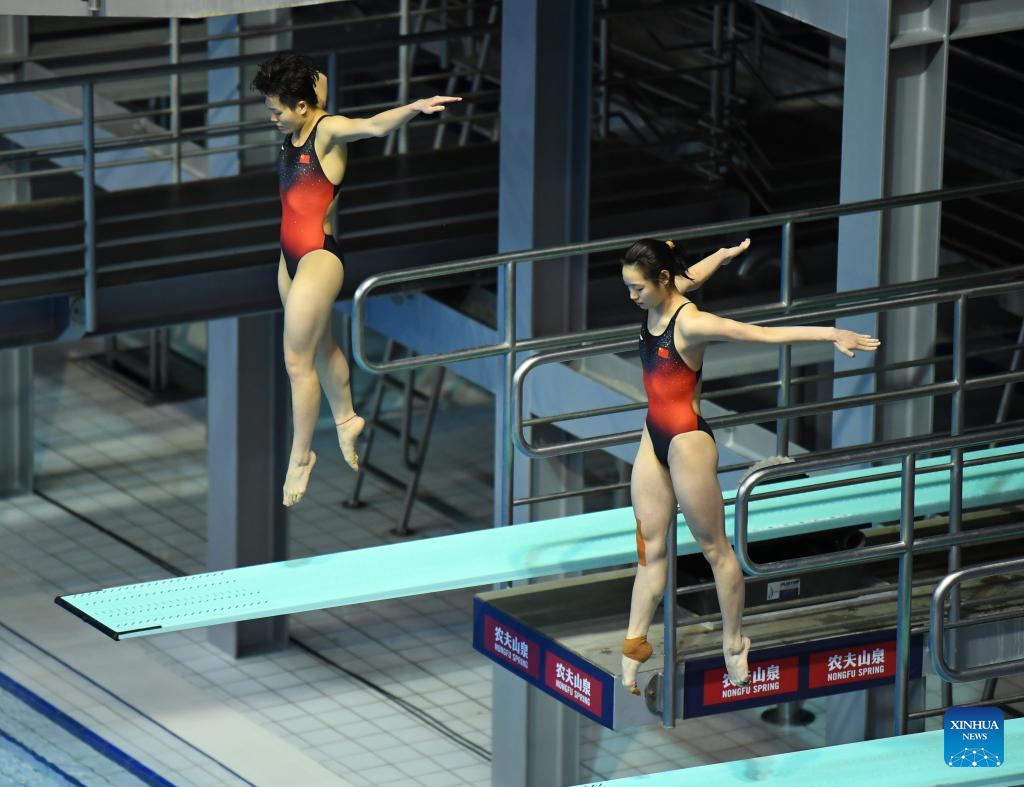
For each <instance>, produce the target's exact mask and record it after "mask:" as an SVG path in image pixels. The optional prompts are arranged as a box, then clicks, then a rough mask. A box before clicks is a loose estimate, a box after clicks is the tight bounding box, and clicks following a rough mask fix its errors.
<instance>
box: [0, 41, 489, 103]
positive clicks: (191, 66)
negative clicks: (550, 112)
mask: <svg viewBox="0 0 1024 787" xmlns="http://www.w3.org/2000/svg"><path fill="white" fill-rule="evenodd" d="M499 29H500V26H499V25H473V26H472V27H459V28H454V29H452V30H450V31H449V30H434V31H430V32H427V33H409V34H406V35H403V36H390V37H388V38H381V39H379V40H374V41H363V42H360V43H356V44H345V45H343V46H339V47H331V48H330V49H316V50H311V51H309V52H307V54H308V55H309V56H310V57H320V56H329V55H331V54H332V53H337V54H341V55H347V54H354V53H359V52H369V51H373V50H375V49H389V48H391V47H393V46H395V45H396V44H415V43H429V42H431V41H446V40H449V39H456V40H457V39H461V38H465V37H467V36H475V35H481V34H484V33H493V32H495V31H497V30H499ZM266 59H267V53H266V52H257V53H254V54H251V55H233V56H231V57H218V58H211V59H208V60H206V59H203V60H186V61H183V62H181V63H177V64H169V65H159V66H143V67H141V68H133V69H132V70H131V72H129V73H126V72H125V71H124V70H122V69H107V70H102V71H91V72H88V73H85V74H73V75H68V76H60V77H46V78H45V79H35V80H26V81H23V82H8V83H5V84H0V96H2V95H8V94H11V93H27V92H31V91H35V90H53V89H54V88H59V87H78V86H80V85H81V84H82V83H83V82H91V83H93V84H94V85H96V84H101V83H104V82H124V81H126V80H134V79H145V78H149V77H164V76H173V75H174V74H181V73H184V72H187V71H213V70H216V69H221V68H232V67H235V66H247V65H252V64H254V63H261V62H263V61H264V60H266Z"/></svg>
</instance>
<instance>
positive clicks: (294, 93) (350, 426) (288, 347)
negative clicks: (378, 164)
mask: <svg viewBox="0 0 1024 787" xmlns="http://www.w3.org/2000/svg"><path fill="white" fill-rule="evenodd" d="M252 86H253V88H254V89H255V90H257V91H259V92H260V93H262V94H263V96H264V99H265V102H264V103H265V104H266V107H267V109H268V110H269V111H270V120H271V122H272V123H274V125H275V126H277V128H278V130H279V131H281V132H282V133H284V134H286V136H285V138H284V140H283V141H282V143H281V149H280V153H279V155H278V164H277V171H278V178H279V182H280V186H279V188H280V194H281V256H280V259H279V262H278V272H277V286H278V291H279V292H280V295H281V303H282V305H283V306H284V361H285V367H286V368H287V370H288V377H289V379H290V381H291V393H292V417H293V427H294V429H293V432H294V433H293V437H292V448H291V455H290V457H289V461H288V473H287V475H286V477H285V481H284V491H283V503H284V505H286V506H292V505H295V503H297V502H298V501H299V500H301V499H302V496H303V495H304V494H305V493H306V486H307V484H308V483H309V476H310V473H311V472H312V470H313V465H314V464H316V454H315V453H314V452H313V451H312V450H311V445H312V442H313V430H314V427H315V426H316V419H317V415H318V413H319V410H320V388H321V386H322V387H323V390H324V393H325V394H326V395H327V400H328V401H329V402H330V406H331V412H332V413H333V415H334V422H335V424H336V426H337V430H338V444H339V446H340V448H341V453H342V456H344V458H345V461H346V462H347V463H348V464H349V465H350V466H351V467H352V468H353V469H358V467H359V456H358V454H357V452H356V439H357V438H358V437H359V434H360V432H362V430H363V426H364V425H365V423H364V421H363V419H362V418H361V417H359V416H358V415H357V414H356V412H355V410H354V408H353V406H352V391H351V387H350V384H349V374H350V373H349V365H348V361H346V359H345V356H344V355H343V354H342V352H341V350H340V349H339V348H338V346H337V344H336V343H335V342H334V338H333V337H332V335H331V309H332V307H333V306H334V301H335V299H336V298H337V297H338V293H339V292H340V291H341V285H342V282H343V281H344V277H345V269H344V265H343V263H342V257H341V251H340V250H339V249H338V246H337V243H335V240H334V214H335V211H334V207H335V201H336V199H337V195H338V187H339V186H340V184H341V181H342V178H343V177H344V176H345V166H346V163H347V160H348V154H347V143H348V142H350V141H353V140H357V139H366V138H368V137H383V136H386V135H387V134H389V133H391V132H392V131H394V130H395V129H397V128H398V127H400V126H402V125H403V124H405V123H407V122H409V120H411V119H412V118H413V117H415V116H416V115H417V114H420V113H423V114H427V115H431V114H434V113H437V112H441V111H443V110H444V108H445V105H447V104H449V103H451V102H453V101H460V100H461V99H459V98H455V97H451V96H434V97H433V98H425V99H420V100H419V101H414V102H412V103H411V104H407V105H405V106H401V107H396V108H394V109H389V110H387V111H385V112H381V113H379V114H377V115H374V116H373V117H371V118H347V117H343V116H342V115H328V114H327V112H326V110H325V108H324V103H325V102H324V97H325V96H326V90H325V88H326V83H325V79H324V77H323V75H322V74H320V73H319V72H318V71H317V69H316V68H315V66H314V65H313V61H312V60H310V59H309V58H308V57H305V56H303V55H277V56H276V57H274V58H273V59H271V60H268V61H266V62H265V63H262V64H261V65H260V66H259V70H258V71H257V73H256V76H255V78H254V79H253V81H252ZM318 91H319V95H318Z"/></svg>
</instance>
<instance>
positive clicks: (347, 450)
mask: <svg viewBox="0 0 1024 787" xmlns="http://www.w3.org/2000/svg"><path fill="white" fill-rule="evenodd" d="M336 426H337V427H338V445H339V446H340V447H341V455H342V457H344V459H345V461H346V462H348V466H349V467H351V468H352V469H353V470H358V469H359V454H358V453H357V452H356V439H357V438H358V437H359V434H360V432H362V431H363V427H364V426H366V421H364V420H363V419H362V418H361V417H360V416H358V415H353V416H351V417H349V418H346V419H345V420H344V421H342V422H341V423H340V424H336Z"/></svg>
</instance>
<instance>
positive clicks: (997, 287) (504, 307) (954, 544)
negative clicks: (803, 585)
mask: <svg viewBox="0 0 1024 787" xmlns="http://www.w3.org/2000/svg"><path fill="white" fill-rule="evenodd" d="M1022 186H1024V179H1018V180H1014V181H1007V182H1002V183H998V184H987V185H984V186H972V187H962V188H956V189H938V190H934V191H929V192H923V193H919V194H911V195H904V196H899V197H888V198H884V199H876V200H867V201H863V202H859V203H852V204H847V205H837V206H828V207H825V208H815V209H808V210H802V211H791V212H787V213H784V214H777V215H773V216H764V217H758V218H754V219H742V220H735V221H727V222H719V223H715V224H706V225H702V226H698V227H688V228H682V229H679V228H676V229H670V230H666V231H664V232H662V233H654V234H655V235H662V236H668V237H673V238H676V239H679V240H685V239H690V238H697V237H706V236H711V235H717V236H721V235H726V234H729V233H733V232H741V231H742V232H747V231H749V230H753V229H760V228H764V227H781V228H782V230H783V231H782V235H781V243H782V248H781V253H780V256H781V261H782V275H781V283H780V295H779V301H778V302H777V303H774V304H769V305H768V306H761V307H757V308H756V309H751V310H747V311H748V312H755V311H757V310H759V309H760V310H764V309H770V308H774V309H781V310H783V311H784V312H786V313H784V314H783V315H781V316H776V317H774V318H773V319H768V320H762V322H763V323H765V324H767V323H773V324H779V323H783V324H785V323H792V322H799V321H806V320H807V319H812V318H813V317H814V316H815V315H817V316H818V317H821V318H824V319H829V320H831V319H834V318H835V317H838V316H845V315H851V314H863V313H866V312H877V311H888V310H892V309H898V308H906V307H910V306H920V305H928V304H934V303H940V302H943V301H953V302H954V310H955V329H954V349H953V367H954V373H953V379H952V380H951V381H948V382H941V383H931V384H927V385H921V386H917V387H916V388H914V389H912V390H911V391H909V392H908V391H888V392H880V393H872V394H862V395H858V396H851V397H844V398H843V399H842V400H840V402H838V403H837V402H836V401H831V402H828V403H827V404H811V405H792V404H790V403H789V401H788V394H783V393H782V391H783V388H784V387H786V386H787V384H788V383H791V381H792V369H791V364H792V356H791V354H790V353H786V352H780V364H781V366H782V367H783V368H782V371H781V379H780V381H779V385H780V396H779V406H778V407H776V408H774V409H772V410H764V411H760V412H758V413H752V414H748V415H736V416H730V417H729V418H728V419H720V420H719V421H718V422H719V423H720V424H721V423H724V422H726V421H729V422H730V423H732V422H735V423H744V422H754V421H763V420H765V419H768V418H775V419H777V422H778V432H777V433H779V434H782V435H785V428H786V427H785V423H786V422H787V420H788V419H789V418H791V417H796V416H798V415H808V414H814V413H820V412H830V411H832V410H834V409H835V407H836V406H837V404H839V403H841V404H843V405H845V406H854V405H863V404H868V403H876V404H877V403H881V402H891V401H901V400H905V399H908V398H912V397H918V396H936V395H940V394H947V393H948V394H951V395H953V397H954V413H953V419H952V430H953V431H954V432H959V431H961V430H962V428H963V396H964V393H965V391H966V390H970V389H973V388H980V387H987V386H994V385H1006V384H1010V383H1012V382H1015V381H1017V380H1019V379H1024V372H1008V373H1004V374H995V375H989V376H987V377H985V378H981V379H979V380H973V381H970V382H968V381H967V380H966V379H965V369H966V355H965V353H966V327H965V317H966V305H967V299H968V297H981V296H992V295H999V294H1002V293H1005V292H1008V291H1011V290H1015V289H1020V288H1024V284H1021V283H1020V281H1019V280H1017V281H1013V282H1010V283H1005V282H1004V283H998V284H993V285H988V286H981V287H964V288H961V289H960V290H958V291H956V292H953V293H948V292H938V293H934V292H933V293H926V294H919V293H916V294H909V295H907V294H903V293H906V292H908V291H910V292H911V293H913V289H912V287H913V285H897V286H896V287H895V288H893V289H894V290H896V291H898V292H899V293H901V294H899V295H897V297H891V295H890V297H888V298H886V293H885V292H884V291H879V290H874V291H872V292H863V293H845V294H842V295H840V296H835V297H837V298H849V299H855V300H857V301H859V302H855V303H847V304H846V305H839V304H838V303H836V304H834V305H832V306H831V307H830V308H828V309H827V311H820V312H817V313H816V312H815V311H813V308H814V305H817V304H814V305H812V306H811V307H810V309H809V308H808V305H809V303H808V302H807V301H802V302H801V301H795V300H794V299H793V290H792V261H793V245H794V242H795V238H794V226H795V225H796V224H797V223H800V222H808V221H818V220H822V219H830V218H836V217H838V216H842V215H851V214H855V213H865V212H869V211H875V210H881V209H889V208H895V207H902V206H906V205H913V204H923V203H929V202H935V201H942V200H950V199H957V198H970V197H975V196H978V195H979V194H984V193H996V192H1001V191H1012V190H1017V189H1020V188H1021V187H1022ZM631 241H632V237H628V236H627V237H619V238H612V239H608V240H602V241H591V242H585V243H574V244H567V245H563V246H557V247H551V248H546V249H538V250H532V251H523V252H509V253H504V254H495V255H489V256H485V257H480V258H475V259H469V260H463V261H458V262H452V263H446V264H442V265H434V266H428V267H425V268H420V269H417V270H403V271H395V272H391V273H384V274H380V275H378V276H373V277H370V278H369V279H367V280H366V281H364V282H363V283H362V284H361V285H360V286H359V288H358V289H357V291H356V293H355V296H354V298H353V357H354V358H355V360H356V362H357V363H358V364H359V365H360V366H361V367H363V368H364V369H366V370H368V371H372V372H377V373H382V372H393V371H401V370H411V369H418V368H427V367H430V366H436V365H445V364H450V363H457V362H463V361H468V360H474V359H480V358H489V357H495V356H503V358H504V363H503V367H502V377H501V382H500V383H499V385H500V386H501V387H502V390H505V391H511V399H512V401H511V402H510V403H509V405H510V406H506V407H504V408H503V410H502V413H501V417H502V419H503V431H502V434H503V435H505V438H504V439H503V440H502V441H501V445H499V446H496V450H497V451H498V452H499V466H500V468H501V478H500V488H499V490H498V491H497V492H496V494H497V496H498V498H499V499H498V504H497V506H496V511H497V512H499V513H498V515H496V521H495V526H501V525H503V524H506V523H511V522H512V521H513V510H514V506H515V505H516V504H519V503H524V502H538V501H539V500H541V499H557V498H558V497H561V496H563V495H554V496H551V495H549V496H543V497H536V498H532V499H531V498H527V499H524V500H515V498H514V496H513V491H512V490H513V464H512V451H513V443H515V444H516V445H518V447H519V448H520V449H521V450H522V451H523V452H524V453H526V454H527V455H529V456H532V457H536V456H551V455H555V454H560V453H569V452H572V451H575V450H588V449H591V448H598V447H604V446H608V445H614V444H619V443H622V442H627V441H633V440H635V439H637V437H638V434H637V433H627V434H624V435H613V436H611V437H603V438H589V439H587V440H580V441H574V442H573V443H572V446H571V448H569V449H568V450H566V447H565V445H563V446H562V447H561V448H557V449H555V450H549V448H550V447H545V448H543V449H536V448H533V447H531V446H529V445H528V444H527V441H526V440H525V436H524V435H523V427H524V422H523V418H522V399H523V396H522V383H523V378H524V377H525V374H526V372H528V371H529V369H530V368H534V367H535V366H536V365H538V364H540V363H544V362H555V361H564V360H569V359H570V358H579V357H582V356H585V355H591V354H600V353H606V352H609V351H610V350H616V349H618V350H622V349H631V348H632V347H633V346H635V345H634V344H633V342H635V338H633V339H631V340H630V341H629V342H623V341H617V342H616V341H614V340H616V339H621V338H622V337H623V336H630V337H633V336H634V335H635V331H636V328H635V326H633V325H630V326H628V327H623V328H613V329H605V330H599V331H587V332H583V333H577V334H570V335H558V336H550V337H540V338H529V339H519V338H518V337H517V335H516V328H515V322H516V321H515V315H516V300H515V291H516V265H517V263H519V262H521V261H530V262H534V263H538V262H545V261H550V260H555V259H560V258H563V257H567V256H570V255H579V254H586V253H594V252H602V251H609V250H613V249H620V248H623V247H625V246H626V245H627V244H628V243H629V242H631ZM494 268H502V269H503V275H502V277H501V278H500V280H499V282H500V285H501V286H499V296H500V299H501V304H500V309H499V314H498V331H499V335H500V336H503V340H502V341H498V342H494V343H491V344H487V345H482V346H478V347H472V348H466V349H462V350H453V351H447V352H440V353H433V354H427V355H421V356H417V357H414V358H407V359H402V360H399V361H392V362H385V363H381V362H375V361H372V360H370V359H369V358H368V357H367V356H366V352H365V346H366V341H365V323H366V319H365V318H366V302H367V299H368V298H369V297H370V295H371V293H373V292H374V291H375V290H377V289H380V288H382V287H386V286H389V285H396V284H405V283H410V282H417V281H420V282H424V281H430V280H436V279H438V278H442V277H445V276H452V275H459V274H465V273H471V272H477V271H483V270H488V269H494ZM916 286H917V287H918V288H920V287H921V286H922V285H921V283H918V284H917V285H916ZM924 286H928V287H932V286H937V285H936V284H935V283H926V284H925V285H924ZM602 342H603V344H595V343H602ZM581 344H584V345H589V346H583V347H580V345H581ZM566 345H575V349H572V350H568V351H566V350H562V351H560V352H557V353H554V354H550V353H549V354H547V355H545V356H542V357H535V358H532V359H529V360H527V361H526V362H525V363H524V364H523V366H522V367H520V369H519V370H517V369H516V356H517V354H518V353H523V352H537V351H543V350H552V349H557V348H562V347H565V346H566ZM877 371H879V370H878V369H873V368H869V369H859V370H854V371H853V372H852V373H853V374H873V373H875V372H877ZM619 409H620V408H604V410H603V411H602V412H605V413H607V412H610V411H613V410H615V411H617V410H619ZM595 414H601V413H600V412H595V411H589V412H583V413H576V414H573V415H574V416H579V417H587V416H593V415H595ZM1011 434H1012V435H1015V436H1019V428H1018V427H1017V426H1016V425H1014V426H1012V427H1007V428H1005V429H1004V430H1002V431H998V430H997V431H990V432H985V433H982V434H980V435H979V434H972V435H969V436H967V437H962V436H958V435H955V434H954V436H953V437H951V438H949V440H947V441H938V440H935V439H929V440H925V441H920V442H918V443H914V442H912V443H910V444H909V445H900V446H886V447H879V446H872V447H871V448H869V449H864V450H862V451H861V452H853V453H849V452H840V453H839V454H838V455H837V456H832V457H828V458H824V459H817V460H813V461H814V462H816V464H814V465H813V467H812V465H811V464H810V463H807V462H800V463H799V464H798V465H796V466H794V465H785V466H782V467H780V468H766V469H764V470H760V471H757V472H755V473H754V474H752V475H751V476H750V477H748V478H747V479H746V480H745V481H744V482H743V484H741V487H740V490H739V491H738V492H737V497H736V501H735V505H736V517H737V519H736V521H737V534H736V540H737V552H738V553H739V554H740V555H742V557H741V561H745V562H744V567H745V568H748V569H750V568H752V569H753V572H757V571H761V572H764V571H774V570H775V569H776V567H774V566H768V567H762V566H756V564H754V565H752V564H751V562H750V559H749V556H748V555H747V554H746V548H747V547H746V514H747V508H746V507H747V505H748V503H749V499H750V494H751V490H752V489H753V486H754V485H755V484H757V483H758V482H760V481H761V480H763V479H764V478H766V477H770V476H773V475H784V474H792V473H793V472H802V471H804V470H812V469H817V468H818V465H820V467H821V468H824V467H832V466H835V465H841V464H849V463H850V462H851V456H853V457H856V461H857V462H860V463H864V462H868V461H874V460H877V459H880V458H884V457H887V456H894V457H902V458H903V468H902V476H903V489H904V499H903V511H904V516H903V517H902V518H901V539H900V541H899V542H898V543H897V544H896V545H886V546H884V547H870V548H865V549H866V550H868V551H865V552H861V553H858V555H861V554H862V555H865V556H867V557H865V558H864V560H861V559H860V558H857V559H856V560H854V562H866V560H867V559H875V558H877V557H880V556H896V557H899V558H900V593H899V603H898V608H899V609H900V614H901V616H902V615H903V613H904V608H906V610H907V614H909V612H908V610H909V588H910V578H911V573H910V572H911V569H912V554H913V549H914V541H913V530H912V528H913V516H912V511H913V484H912V479H913V475H914V473H915V467H914V457H915V456H916V454H917V453H919V452H921V451H925V450H942V448H941V446H945V445H948V447H949V449H950V450H951V452H952V461H951V464H950V469H951V470H952V473H951V486H950V488H951V511H950V531H951V532H950V535H948V536H942V537H932V538H931V539H925V540H922V542H921V543H922V544H923V545H924V546H923V547H920V549H921V550H923V549H947V550H948V551H949V553H950V555H949V563H950V570H951V571H954V570H956V569H958V568H959V546H960V545H961V544H965V543H977V542H980V541H982V540H993V538H998V537H1001V536H1002V535H1005V533H1006V532H1008V531H1012V532H1014V533H1018V532H1019V528H1003V529H1001V530H999V529H996V531H995V532H998V533H999V536H995V537H986V536H984V535H982V536H978V535H976V534H966V535H965V534H962V533H961V532H960V519H961V511H960V506H961V488H960V487H961V485H962V480H963V452H962V447H963V446H964V445H970V444H975V443H987V442H991V441H992V440H995V439H998V438H1000V437H1005V436H1007V435H1011ZM779 442H780V445H779V448H780V449H781V450H784V449H785V446H786V443H782V442H781V440H780V441H779ZM795 467H796V468H799V469H795ZM908 480H910V481H911V483H909V484H908V483H907V482H908ZM907 511H910V512H911V514H910V515H909V517H908V516H907V515H906V512H907ZM670 531H673V529H672V528H670ZM674 538H675V535H674V532H670V533H669V539H668V540H669V543H668V544H667V548H668V549H669V550H672V549H674ZM670 554H671V552H670ZM803 560H814V559H813V558H811V559H803ZM818 562H819V564H820V565H835V564H836V563H835V561H834V558H832V557H831V556H829V557H824V558H819V559H818ZM798 564H799V561H797V562H796V563H794V562H792V561H787V562H786V563H785V564H784V565H785V566H786V568H785V570H786V571H788V570H791V569H792V568H793V567H795V566H796V565H798ZM674 570H675V569H674V562H673V561H669V576H668V578H667V582H666V599H665V605H664V608H665V625H666V636H665V643H666V646H665V674H664V678H663V681H664V682H663V684H662V690H661V696H662V698H663V705H662V717H663V718H662V721H663V723H664V724H665V725H666V726H674V724H675V708H674V703H675V659H676V653H675V639H674V636H672V635H670V634H669V632H670V631H674V623H675V619H674V615H675V613H674V608H675V603H674V601H675V599H674V594H675V580H674ZM753 572H751V573H753ZM669 588H671V591H669ZM670 593H671V595H669V594H670ZM958 608H959V602H958V600H955V603H954V610H957V609H958ZM899 626H900V631H901V632H902V633H901V635H900V637H899V640H898V649H899V650H898V652H899V654H900V658H901V661H900V664H901V667H900V668H899V670H898V672H897V688H898V691H899V692H901V694H900V696H899V697H898V700H897V721H896V728H897V732H904V731H905V730H906V725H907V719H908V716H907V696H906V690H907V689H906V681H907V674H906V663H907V660H906V653H907V649H908V647H909V639H908V633H907V631H908V626H909V618H907V626H904V621H903V619H902V617H901V620H900V624H899Z"/></svg>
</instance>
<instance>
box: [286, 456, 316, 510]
mask: <svg viewBox="0 0 1024 787" xmlns="http://www.w3.org/2000/svg"><path fill="white" fill-rule="evenodd" d="M315 464H316V454H315V453H313V452H312V451H310V452H309V461H308V462H306V464H304V465H301V464H289V465H288V473H287V475H285V477H284V499H283V500H282V501H281V502H283V503H284V504H285V506H286V507H288V508H291V507H292V506H293V505H295V504H296V503H298V502H299V501H300V500H301V499H302V496H303V495H305V494H306V485H307V484H309V474H310V473H312V472H313V465H315Z"/></svg>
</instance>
